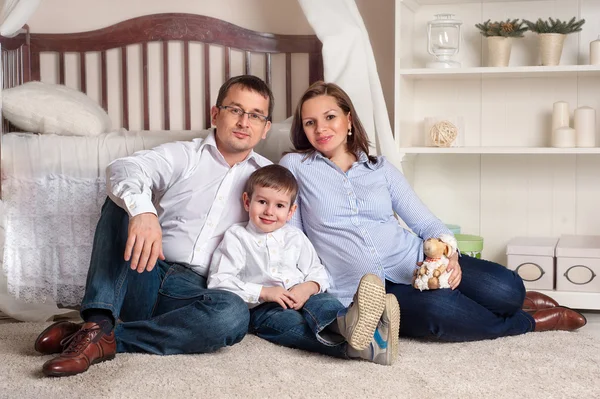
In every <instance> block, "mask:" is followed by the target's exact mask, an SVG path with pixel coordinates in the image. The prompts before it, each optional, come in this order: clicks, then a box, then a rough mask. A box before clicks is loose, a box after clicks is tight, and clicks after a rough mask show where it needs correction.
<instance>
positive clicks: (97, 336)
mask: <svg viewBox="0 0 600 399" xmlns="http://www.w3.org/2000/svg"><path fill="white" fill-rule="evenodd" d="M65 344H66V345H67V346H66V348H65V350H64V351H63V352H62V353H61V354H60V355H59V356H57V357H55V358H54V359H50V360H48V361H47V362H46V363H44V366H43V367H42V371H43V373H44V374H45V375H47V376H48V377H64V376H67V375H75V374H79V373H83V372H84V371H87V369H88V368H89V367H90V366H91V365H92V364H96V363H100V362H104V361H106V360H111V359H113V358H114V357H115V353H116V352H117V341H116V340H115V332H114V331H111V333H110V334H106V333H105V332H104V331H102V327H101V326H100V325H98V324H96V323H85V324H84V325H83V326H82V327H81V329H80V330H79V331H77V332H76V333H75V334H73V335H72V336H71V337H70V338H69V339H68V342H65Z"/></svg>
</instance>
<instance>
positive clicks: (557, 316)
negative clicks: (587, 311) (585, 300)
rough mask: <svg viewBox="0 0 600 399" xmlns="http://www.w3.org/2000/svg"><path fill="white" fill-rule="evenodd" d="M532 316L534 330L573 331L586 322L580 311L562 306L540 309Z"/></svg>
mask: <svg viewBox="0 0 600 399" xmlns="http://www.w3.org/2000/svg"><path fill="white" fill-rule="evenodd" d="M532 316H533V319H534V320H535V330H534V331H552V330H563V331H573V330H577V329H578V328H581V327H583V326H585V324H586V323H587V320H586V318H585V316H583V315H582V314H581V313H579V312H576V311H574V310H573V309H569V308H565V307H562V306H558V307H555V308H550V309H540V310H538V311H537V312H535V313H534V314H533V315H532Z"/></svg>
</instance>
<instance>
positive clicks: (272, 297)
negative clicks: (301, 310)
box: [260, 287, 296, 309]
mask: <svg viewBox="0 0 600 399" xmlns="http://www.w3.org/2000/svg"><path fill="white" fill-rule="evenodd" d="M260 299H261V300H263V301H265V302H277V303H278V304H280V305H281V307H282V308H284V309H288V308H290V309H293V308H294V305H295V303H296V300H295V299H294V294H292V293H291V292H289V291H288V290H286V289H285V288H283V287H262V289H261V290H260Z"/></svg>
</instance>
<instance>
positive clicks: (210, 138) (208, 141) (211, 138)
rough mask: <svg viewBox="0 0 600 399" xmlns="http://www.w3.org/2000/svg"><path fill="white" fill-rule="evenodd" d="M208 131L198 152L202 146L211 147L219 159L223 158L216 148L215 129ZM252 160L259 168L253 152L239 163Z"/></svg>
mask: <svg viewBox="0 0 600 399" xmlns="http://www.w3.org/2000/svg"><path fill="white" fill-rule="evenodd" d="M208 130H209V133H208V135H207V136H206V138H205V139H204V141H203V142H202V144H201V145H200V150H202V148H204V146H211V147H213V148H214V150H215V151H216V152H217V153H219V154H220V155H221V157H223V155H222V154H221V152H220V151H219V149H218V148H217V139H216V138H215V134H216V132H217V129H216V128H214V127H212V128H210V129H208ZM250 159H251V160H253V161H254V163H256V164H257V165H258V166H260V165H259V164H258V160H257V159H256V153H255V152H254V150H250V153H249V154H248V156H247V157H246V158H245V159H244V160H243V161H242V162H240V163H243V162H246V161H248V160H250Z"/></svg>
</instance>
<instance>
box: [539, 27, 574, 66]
mask: <svg viewBox="0 0 600 399" xmlns="http://www.w3.org/2000/svg"><path fill="white" fill-rule="evenodd" d="M538 36H539V47H540V55H541V56H542V65H544V66H551V65H558V64H560V56H561V55H562V50H563V44H564V43H565V38H566V37H567V35H564V34H562V33H540V34H538Z"/></svg>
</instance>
